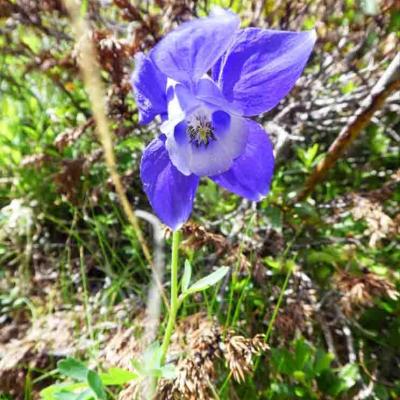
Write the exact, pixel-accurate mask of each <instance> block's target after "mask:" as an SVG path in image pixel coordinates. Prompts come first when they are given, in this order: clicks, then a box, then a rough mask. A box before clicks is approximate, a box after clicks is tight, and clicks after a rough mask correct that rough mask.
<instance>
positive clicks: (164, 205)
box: [140, 139, 199, 230]
mask: <svg viewBox="0 0 400 400" xmlns="http://www.w3.org/2000/svg"><path fill="white" fill-rule="evenodd" d="M140 177H141V179H142V182H143V189H144V191H145V193H146V195H147V198H148V199H149V201H150V204H151V206H152V207H153V210H154V211H155V213H156V214H157V215H158V217H159V218H160V219H161V221H162V222H163V223H164V224H166V225H168V226H169V227H170V228H172V229H174V230H175V229H178V228H179V227H180V226H181V225H182V224H184V223H185V222H186V221H187V220H188V218H189V216H190V213H191V211H192V208H193V201H194V197H195V194H196V190H197V186H198V183H199V178H198V177H197V176H194V175H190V176H185V175H183V174H181V173H180V172H179V171H178V170H177V169H176V168H175V167H174V166H173V165H172V163H171V161H170V159H169V156H168V153H167V150H166V149H165V145H164V140H163V139H154V140H153V141H152V142H151V143H150V144H149V145H148V146H147V147H146V149H145V150H144V152H143V157H142V163H141V166H140Z"/></svg>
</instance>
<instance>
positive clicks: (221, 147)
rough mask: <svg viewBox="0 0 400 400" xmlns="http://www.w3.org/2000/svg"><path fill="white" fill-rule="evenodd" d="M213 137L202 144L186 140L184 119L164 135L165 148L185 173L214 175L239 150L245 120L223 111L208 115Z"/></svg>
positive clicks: (243, 133) (239, 151) (241, 147)
mask: <svg viewBox="0 0 400 400" xmlns="http://www.w3.org/2000/svg"><path fill="white" fill-rule="evenodd" d="M212 120H213V126H214V128H215V130H214V134H215V136H216V140H212V141H210V143H209V144H208V145H207V146H205V145H204V144H201V145H200V146H198V145H196V144H194V143H192V142H191V141H190V138H189V135H188V133H187V124H186V122H181V123H180V124H178V125H177V126H176V127H175V130H174V133H173V134H170V135H168V136H167V140H166V143H165V145H166V148H167V150H168V153H169V156H170V157H171V161H172V163H173V164H174V165H175V166H176V168H177V169H178V170H179V171H180V172H182V173H183V174H185V175H189V174H195V175H198V176H209V175H215V174H219V173H222V172H225V171H227V170H228V169H229V168H230V167H231V165H232V163H233V160H234V159H235V158H237V157H238V156H239V155H240V154H241V153H242V152H243V151H244V147H245V144H246V142H247V134H248V132H247V129H248V127H247V124H246V121H245V120H244V119H243V118H241V117H237V116H234V115H229V114H227V113H225V112H224V111H216V112H214V113H213V114H212Z"/></svg>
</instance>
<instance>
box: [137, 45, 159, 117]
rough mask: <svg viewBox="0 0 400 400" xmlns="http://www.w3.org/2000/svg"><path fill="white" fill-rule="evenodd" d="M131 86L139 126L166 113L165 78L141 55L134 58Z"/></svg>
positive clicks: (148, 59)
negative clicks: (137, 110)
mask: <svg viewBox="0 0 400 400" xmlns="http://www.w3.org/2000/svg"><path fill="white" fill-rule="evenodd" d="M131 84H132V88H133V91H134V96H135V100H136V104H137V106H138V109H139V123H140V124H148V123H149V122H150V121H151V120H152V119H153V118H154V117H155V116H156V115H159V114H160V115H163V114H165V113H166V112H167V97H166V86H167V77H166V76H165V75H164V74H163V73H161V71H159V69H158V68H157V67H156V66H155V65H154V64H153V62H152V61H151V59H150V58H149V57H148V56H145V55H144V54H143V53H138V54H137V55H136V56H135V69H134V71H133V74H132V77H131Z"/></svg>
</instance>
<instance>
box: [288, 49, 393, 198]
mask: <svg viewBox="0 0 400 400" xmlns="http://www.w3.org/2000/svg"><path fill="white" fill-rule="evenodd" d="M398 89H400V54H397V55H396V57H395V58H394V59H393V60H392V62H391V63H390V65H389V67H388V68H387V70H386V71H385V73H384V74H383V75H382V77H381V79H379V81H378V83H377V84H376V85H375V86H374V87H373V89H372V91H371V94H370V96H368V98H367V99H366V100H365V101H364V102H362V103H361V106H360V108H359V109H358V111H357V112H356V113H355V115H354V117H353V118H351V119H350V121H349V123H348V124H347V125H346V126H345V127H344V128H343V129H342V130H341V132H340V133H339V135H338V136H337V138H336V140H335V141H334V142H333V143H332V145H331V147H330V148H329V150H328V153H327V154H326V156H325V158H324V159H323V160H322V161H320V162H319V164H318V165H317V166H316V167H315V169H314V171H313V172H312V173H311V175H310V176H309V177H308V179H307V181H306V183H305V185H304V189H303V190H302V191H301V192H300V193H299V194H298V195H297V197H296V199H295V201H296V202H297V201H302V200H304V199H306V198H307V197H308V196H309V195H310V194H311V193H312V192H313V190H314V189H315V187H316V185H317V184H318V183H320V182H321V181H322V180H323V179H324V177H325V175H326V173H327V172H328V171H329V169H330V168H332V166H333V165H334V164H335V163H336V161H337V160H338V159H339V158H340V157H341V156H342V155H343V154H344V152H345V151H346V150H347V149H348V148H349V147H350V145H351V144H352V143H353V142H354V140H355V139H356V138H357V137H358V136H359V135H360V133H361V132H362V130H363V129H364V128H365V127H366V126H367V125H368V123H369V122H370V120H371V118H372V117H373V115H374V114H375V112H376V111H378V110H379V109H380V108H381V107H382V106H383V105H384V103H385V100H386V99H387V98H388V97H389V96H390V95H391V94H392V93H394V92H395V91H396V90H398Z"/></svg>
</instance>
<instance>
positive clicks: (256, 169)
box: [210, 120, 274, 201]
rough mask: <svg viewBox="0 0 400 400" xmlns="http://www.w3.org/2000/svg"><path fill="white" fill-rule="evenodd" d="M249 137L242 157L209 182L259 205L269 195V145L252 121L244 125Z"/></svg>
mask: <svg viewBox="0 0 400 400" xmlns="http://www.w3.org/2000/svg"><path fill="white" fill-rule="evenodd" d="M246 123H247V125H248V128H249V136H248V140H247V144H246V148H245V150H244V152H243V154H242V155H241V156H240V157H238V158H237V159H236V160H235V161H234V162H233V165H232V167H231V168H230V169H229V170H228V171H227V172H224V173H223V174H219V175H214V176H211V177H210V178H211V179H212V180H213V181H215V182H216V183H218V184H219V185H221V186H222V187H224V188H225V189H227V190H229V191H231V192H233V193H236V194H238V195H239V196H242V197H245V198H246V199H249V200H253V201H259V200H261V199H262V197H263V196H265V195H266V194H267V193H268V191H269V186H270V183H271V179H272V174H273V171H274V154H273V148H272V143H271V141H270V140H269V137H268V135H267V133H266V132H265V131H264V129H263V128H262V127H261V126H260V125H259V124H257V123H256V122H254V121H250V120H247V121H246Z"/></svg>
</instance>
